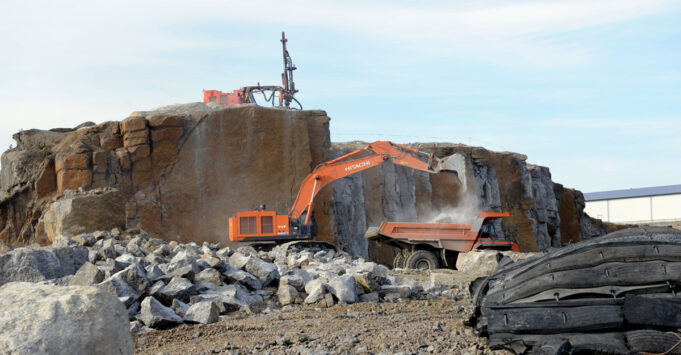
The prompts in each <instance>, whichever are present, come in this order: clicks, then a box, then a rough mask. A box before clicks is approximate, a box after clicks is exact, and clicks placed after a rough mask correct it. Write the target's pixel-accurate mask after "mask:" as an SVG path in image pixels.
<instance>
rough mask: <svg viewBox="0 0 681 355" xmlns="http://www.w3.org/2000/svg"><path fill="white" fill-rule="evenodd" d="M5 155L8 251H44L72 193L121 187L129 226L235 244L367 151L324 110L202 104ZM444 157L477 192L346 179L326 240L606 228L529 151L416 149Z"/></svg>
mask: <svg viewBox="0 0 681 355" xmlns="http://www.w3.org/2000/svg"><path fill="white" fill-rule="evenodd" d="M14 138H15V140H16V141H17V143H18V144H17V147H16V148H14V149H12V150H9V151H7V152H5V153H4V154H3V155H2V162H3V169H2V171H1V172H0V188H1V190H2V192H1V193H0V240H1V241H2V243H3V244H0V248H5V249H6V248H9V247H16V246H20V245H26V244H30V243H34V242H37V243H40V244H45V243H48V242H49V241H50V237H49V236H48V233H47V232H46V230H45V223H44V216H43V215H44V213H45V211H46V210H47V209H48V208H47V207H48V206H49V205H50V204H51V203H52V201H53V199H55V197H56V196H58V195H61V194H63V193H64V191H66V190H77V189H84V190H88V189H94V188H101V187H111V188H115V189H118V190H120V191H121V192H122V193H123V195H124V199H125V221H126V225H127V227H128V228H134V227H139V228H142V229H144V230H145V231H147V232H149V233H150V234H152V235H154V236H157V237H159V238H162V239H165V240H177V241H180V242H189V241H195V242H197V243H201V242H203V241H209V242H220V243H222V244H228V242H227V218H228V217H229V216H231V215H233V214H234V213H236V212H237V211H242V210H249V209H252V208H253V207H254V206H256V205H260V204H266V205H267V207H268V209H271V210H276V211H277V212H279V213H285V212H287V209H288V207H289V206H290V205H291V204H292V202H293V200H294V199H295V195H296V193H297V191H298V187H299V184H300V182H301V181H302V179H303V178H304V177H305V176H306V175H307V174H308V173H309V172H310V171H312V169H313V168H314V167H315V166H316V165H317V164H319V163H321V162H324V161H326V160H329V159H331V158H335V157H337V156H340V155H342V154H345V153H347V152H349V151H352V150H354V149H357V148H360V147H363V146H364V144H363V143H361V142H351V143H333V144H332V143H331V142H330V135H329V118H328V117H327V116H326V113H325V112H324V111H288V110H281V109H274V108H263V107H259V106H255V105H240V106H235V107H222V106H211V105H205V104H200V103H195V104H186V105H173V106H168V107H164V108H160V109H157V110H154V111H141V112H135V113H133V114H132V115H131V116H130V117H128V118H126V119H125V120H123V121H121V122H105V123H101V124H98V125H94V124H88V125H85V127H81V128H78V129H53V130H48V131H44V130H29V131H23V132H19V133H17V134H16V135H15V136H14ZM413 146H414V147H417V148H419V149H420V150H423V151H428V152H433V153H435V155H437V156H446V155H449V154H452V153H461V154H463V155H464V156H465V157H466V162H467V167H468V169H467V171H468V175H467V177H468V179H467V189H466V191H465V192H464V191H463V190H462V188H461V186H460V185H459V184H458V182H457V181H456V178H455V177H454V176H453V175H451V174H437V175H430V174H427V173H424V172H418V171H414V170H411V169H408V168H404V167H401V166H395V165H391V164H384V165H382V166H381V167H379V168H375V169H369V170H367V171H365V172H363V173H361V174H356V175H353V176H350V177H347V178H344V179H341V180H339V181H336V182H334V183H333V184H332V186H331V187H330V188H329V187H327V188H325V189H324V190H322V191H321V192H320V195H318V198H317V200H316V206H317V210H316V215H315V216H316V219H317V222H318V225H319V236H318V239H321V240H326V241H331V242H335V243H337V244H339V245H341V246H342V247H343V248H344V249H346V250H348V251H351V252H352V253H354V254H356V255H360V256H368V255H371V256H372V257H375V258H388V257H390V251H389V250H380V249H378V248H375V247H373V246H369V245H368V244H367V242H366V241H365V239H364V237H363V235H364V233H365V232H366V229H367V227H369V226H375V225H378V224H380V222H382V221H386V220H397V221H416V220H419V221H424V220H427V219H433V218H437V217H438V216H439V215H441V214H443V213H444V214H448V215H456V216H457V218H470V215H471V214H475V213H476V212H477V210H478V209H485V210H492V211H509V212H510V213H511V217H510V218H507V219H506V220H504V221H503V222H498V226H497V230H499V231H501V232H502V233H503V234H504V236H505V237H506V238H508V239H512V240H516V241H517V242H518V243H519V244H520V246H521V249H522V250H525V251H534V250H542V249H546V248H548V247H550V246H560V245H562V244H566V243H569V242H576V241H578V240H581V239H587V238H590V237H592V236H595V235H600V234H603V233H605V232H606V229H607V228H606V226H604V225H603V224H602V223H600V221H597V220H596V221H595V220H593V219H591V218H590V217H589V216H587V215H586V214H584V212H583V209H584V201H583V197H582V194H581V193H580V192H579V191H576V190H572V189H567V188H564V187H563V186H562V185H560V184H556V183H554V182H553V181H552V180H551V175H550V172H549V169H548V168H546V167H540V166H535V165H531V164H528V163H527V162H526V159H527V158H526V157H525V156H523V155H520V154H516V153H507V152H502V153H498V152H492V151H489V150H486V149H484V148H480V147H470V146H465V145H457V144H449V143H424V144H414V145H413Z"/></svg>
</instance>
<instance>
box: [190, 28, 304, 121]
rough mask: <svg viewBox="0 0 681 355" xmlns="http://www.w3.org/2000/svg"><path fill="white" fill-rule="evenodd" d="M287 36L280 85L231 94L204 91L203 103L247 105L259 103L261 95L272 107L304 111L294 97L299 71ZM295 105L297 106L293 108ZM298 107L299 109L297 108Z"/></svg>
mask: <svg viewBox="0 0 681 355" xmlns="http://www.w3.org/2000/svg"><path fill="white" fill-rule="evenodd" d="M286 42H288V39H287V38H286V34H285V33H284V32H282V33H281V48H282V54H283V58H284V72H283V73H281V86H280V85H264V86H263V85H260V83H258V84H257V85H255V86H244V87H242V88H240V89H237V90H233V91H232V92H231V93H229V92H222V91H219V90H203V102H204V103H215V104H219V105H225V106H231V105H239V104H245V103H257V102H256V100H255V97H256V95H258V94H261V95H262V98H263V100H264V101H265V102H268V103H271V104H272V106H279V107H285V108H287V109H291V110H302V109H303V105H301V104H300V102H299V101H298V100H296V98H295V97H294V95H295V94H296V93H297V92H298V90H297V89H296V84H295V83H294V82H293V71H294V70H296V69H298V68H296V66H295V65H294V64H293V60H292V59H291V55H290V54H289V53H288V49H286ZM291 103H295V106H291ZM296 106H297V107H296Z"/></svg>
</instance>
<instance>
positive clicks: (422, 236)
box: [365, 211, 519, 270]
mask: <svg viewBox="0 0 681 355" xmlns="http://www.w3.org/2000/svg"><path fill="white" fill-rule="evenodd" d="M508 216H509V213H508V212H486V211H483V212H480V213H479V214H478V216H477V218H476V220H475V222H474V223H473V224H450V223H411V222H384V223H382V224H381V225H380V226H379V227H378V228H376V227H374V228H369V230H367V233H366V234H365V237H366V238H367V239H368V240H369V241H373V242H375V243H378V244H379V245H380V244H384V245H389V246H392V247H394V248H396V249H397V253H396V254H395V257H394V259H393V267H399V268H410V269H430V270H434V269H438V268H440V267H441V266H445V267H453V266H454V265H455V264H456V257H457V255H458V253H465V252H469V251H471V250H474V249H497V250H513V251H516V252H517V251H519V248H518V244H517V243H515V242H511V241H506V240H499V238H498V236H497V233H496V231H495V229H494V221H495V220H497V219H499V218H504V217H508Z"/></svg>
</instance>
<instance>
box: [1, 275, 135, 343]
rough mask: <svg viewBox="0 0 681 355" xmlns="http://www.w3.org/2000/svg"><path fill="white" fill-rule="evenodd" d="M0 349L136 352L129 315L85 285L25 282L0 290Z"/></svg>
mask: <svg viewBox="0 0 681 355" xmlns="http://www.w3.org/2000/svg"><path fill="white" fill-rule="evenodd" d="M0 319H1V320H2V322H0V347H1V348H2V351H3V352H7V353H10V354H132V353H133V350H134V348H133V341H132V336H131V335H130V331H129V326H130V324H129V322H128V313H127V312H126V311H125V308H124V307H123V304H122V303H121V302H119V301H118V299H116V297H114V296H112V295H109V294H108V293H106V292H104V291H102V290H99V289H97V288H96V287H82V286H77V287H74V286H69V287H61V286H47V285H38V284H32V283H26V282H14V283H9V284H6V285H4V286H2V287H1V288H0Z"/></svg>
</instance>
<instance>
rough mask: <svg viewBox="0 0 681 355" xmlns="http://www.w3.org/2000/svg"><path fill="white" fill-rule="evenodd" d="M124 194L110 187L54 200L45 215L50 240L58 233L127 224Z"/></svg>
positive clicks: (95, 229) (67, 234)
mask: <svg viewBox="0 0 681 355" xmlns="http://www.w3.org/2000/svg"><path fill="white" fill-rule="evenodd" d="M125 200H126V197H125V195H124V194H123V193H122V192H120V191H118V190H116V189H108V190H105V191H104V192H102V193H93V192H90V193H81V194H74V195H70V196H65V197H62V198H61V199H59V200H57V201H55V202H53V203H52V204H51V205H50V207H49V208H47V210H46V211H45V214H44V216H43V219H44V226H45V232H46V234H47V237H48V238H49V240H54V239H55V237H56V236H58V235H66V236H72V237H73V236H77V235H79V234H83V233H91V232H95V231H101V230H110V229H112V228H114V227H121V228H123V227H125Z"/></svg>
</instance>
